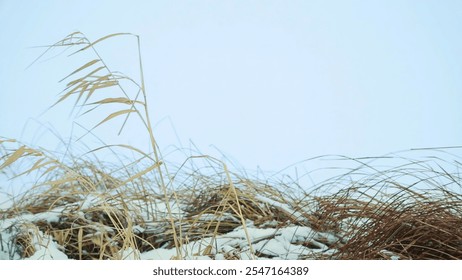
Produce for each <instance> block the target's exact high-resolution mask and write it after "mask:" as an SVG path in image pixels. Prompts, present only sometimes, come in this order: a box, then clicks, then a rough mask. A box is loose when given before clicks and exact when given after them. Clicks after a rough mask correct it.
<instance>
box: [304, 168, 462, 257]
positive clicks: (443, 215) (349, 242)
mask: <svg viewBox="0 0 462 280" xmlns="http://www.w3.org/2000/svg"><path fill="white" fill-rule="evenodd" d="M432 162H433V163H434V162H438V159H433V161H432ZM436 165H437V166H439V167H441V165H438V164H436ZM458 166H459V164H458V163H457V161H456V162H455V166H453V167H456V168H455V169H456V170H457V169H458V168H457V167H458ZM441 170H442V171H441V172H440V171H437V170H436V169H434V168H431V167H430V166H427V165H424V164H422V163H421V162H419V163H416V162H412V161H410V164H407V165H406V166H405V167H399V168H392V169H389V170H386V171H377V172H376V173H372V174H370V175H368V176H364V177H363V179H362V181H360V182H358V181H356V182H351V185H350V187H345V188H344V189H341V190H339V191H338V192H336V193H334V194H332V195H326V196H318V197H316V198H314V201H315V202H314V204H315V207H316V208H317V210H316V211H315V214H314V216H313V217H314V218H315V219H314V220H313V221H312V222H313V223H312V224H313V225H314V226H315V227H316V228H318V229H323V230H333V231H336V232H342V236H343V237H344V239H343V242H344V244H343V245H342V246H339V247H338V251H337V252H336V253H335V254H334V255H333V257H334V258H339V259H358V260H365V259H397V258H399V259H414V260H420V259H432V260H435V259H461V258H462V195H461V194H460V190H461V185H460V183H461V180H460V177H459V176H458V174H456V173H454V174H450V173H448V172H446V171H445V170H444V169H443V168H441ZM403 175H405V176H406V177H407V178H403ZM399 180H401V181H405V182H408V183H409V185H408V187H404V186H403V185H402V184H401V183H399ZM311 203H312V204H313V202H311Z"/></svg>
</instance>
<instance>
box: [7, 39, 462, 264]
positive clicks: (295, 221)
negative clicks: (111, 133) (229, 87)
mask: <svg viewBox="0 0 462 280" xmlns="http://www.w3.org/2000/svg"><path fill="white" fill-rule="evenodd" d="M116 36H134V37H135V38H136V40H137V43H138V53H139V56H140V57H141V51H140V45H139V38H138V37H137V36H135V35H132V34H127V33H118V34H112V35H108V36H105V37H103V38H101V39H99V40H96V41H94V42H90V41H89V40H88V39H87V38H86V37H85V36H84V35H83V34H82V33H80V32H75V33H72V34H70V35H68V36H67V37H65V38H64V39H63V40H60V41H58V42H57V43H55V44H53V45H51V46H49V48H48V50H50V49H54V48H60V47H70V48H75V47H77V48H78V50H77V51H76V52H74V53H73V55H74V54H78V53H81V52H88V51H93V54H94V55H95V59H93V60H90V61H88V62H86V63H85V64H84V65H83V66H81V67H79V68H78V69H76V70H75V71H73V72H72V73H71V74H70V75H68V76H66V78H65V79H63V80H69V79H71V81H69V82H68V83H67V86H66V89H65V90H64V91H63V95H62V96H61V97H60V99H59V100H58V101H57V103H56V104H58V103H60V102H62V101H64V100H66V99H69V98H71V97H75V99H76V105H79V106H83V107H88V108H89V110H88V112H92V111H93V110H95V109H97V108H99V107H101V106H105V105H108V104H118V105H121V106H126V107H125V108H124V109H122V110H118V111H116V112H113V113H110V114H109V115H107V116H105V117H104V118H103V119H102V121H100V122H98V123H97V124H96V125H94V127H93V129H92V130H91V131H93V130H94V129H95V128H96V127H98V126H100V125H103V124H104V123H106V122H110V121H111V120H113V119H115V118H120V117H124V118H125V119H124V124H123V125H122V127H121V130H122V129H123V128H124V125H125V123H126V122H127V119H128V118H130V117H133V116H135V117H137V118H138V120H139V121H140V122H141V123H142V124H143V125H144V127H145V128H146V133H147V137H148V138H149V139H150V143H151V150H152V152H151V153H146V152H144V151H142V150H140V149H138V148H136V147H133V146H128V145H125V144H119V145H105V146H102V147H100V148H98V149H94V150H91V151H89V154H96V153H97V152H99V151H101V150H104V149H114V148H119V149H125V150H129V151H130V152H133V153H134V154H136V155H138V157H136V158H135V159H133V160H132V161H131V162H130V163H128V164H125V165H123V166H120V167H114V168H109V166H107V165H105V164H104V163H101V162H98V163H95V161H91V160H88V159H85V158H84V157H81V156H71V155H69V156H68V158H67V159H64V160H63V159H61V158H59V157H57V156H56V155H55V154H54V153H52V152H48V151H46V150H43V149H38V148H33V147H30V146H28V145H25V144H22V143H20V142H18V141H16V140H14V139H9V138H0V171H1V172H2V173H4V174H8V176H9V177H10V179H12V180H13V179H15V178H20V177H24V176H32V175H35V177H34V178H37V179H36V182H35V183H34V186H33V187H32V188H31V189H30V190H28V191H27V192H26V193H24V194H23V195H22V196H21V197H17V198H15V199H16V200H15V203H14V204H13V205H12V206H11V207H10V208H8V209H5V210H1V212H0V216H1V217H3V219H10V218H14V217H20V216H21V215H25V214H31V215H34V218H33V219H32V221H31V220H27V221H20V220H19V221H17V222H16V223H15V224H13V225H11V226H10V227H9V229H12V228H15V229H16V230H17V231H18V232H19V233H18V234H17V236H16V238H15V240H14V242H13V243H14V245H15V248H16V249H15V250H19V251H20V255H21V257H29V256H31V255H33V254H34V252H35V251H34V250H35V249H34V246H33V244H32V242H33V233H34V232H38V231H40V232H43V233H46V234H48V235H49V236H51V237H52V238H53V240H55V241H56V242H57V243H58V244H59V245H60V246H61V247H62V248H63V251H64V253H65V254H66V255H67V256H68V257H69V258H72V259H123V258H124V257H125V256H124V255H123V254H122V253H121V252H123V251H124V250H127V249H136V250H137V252H139V253H143V252H148V251H150V250H152V249H154V248H176V253H177V254H176V257H175V258H176V259H182V258H184V256H185V255H187V254H188V252H184V251H182V250H183V249H182V248H183V247H182V245H184V244H187V243H189V242H192V241H195V240H202V239H205V238H210V237H211V238H212V242H210V244H209V246H208V247H206V248H205V249H204V250H203V251H202V254H204V255H208V256H211V257H213V253H212V252H213V250H212V247H213V238H218V237H219V236H220V235H223V234H226V233H228V232H231V231H233V230H235V229H236V228H238V227H243V229H244V231H245V232H246V236H247V240H248V245H249V247H250V251H251V253H252V255H253V256H254V257H258V256H264V254H262V253H260V252H257V251H255V250H253V249H252V245H253V244H252V242H251V240H250V237H249V234H248V232H247V226H246V225H247V223H251V224H252V225H253V226H255V227H257V228H258V227H261V228H268V227H272V228H276V229H277V228H284V227H286V226H289V225H298V226H307V227H311V228H312V229H314V230H317V231H319V232H331V233H334V234H335V235H336V236H338V237H339V240H338V241H337V242H336V243H332V242H331V241H329V240H323V239H322V237H318V239H317V240H315V242H313V241H310V240H306V241H305V242H301V244H303V246H305V247H307V248H315V247H316V246H317V245H316V242H323V243H324V244H327V245H328V246H329V248H333V249H336V251H335V253H333V254H332V255H328V256H326V255H319V256H318V258H324V259H326V258H327V259H328V258H332V259H390V258H398V257H399V258H400V259H461V258H462V209H461V206H462V200H461V195H460V189H461V185H460V184H461V179H460V176H459V174H458V173H454V172H449V171H446V169H444V168H443V167H441V166H440V167H441V168H433V167H431V166H429V165H426V163H424V162H420V161H415V160H411V159H409V160H406V163H405V164H403V165H398V166H396V167H393V168H390V169H386V170H379V169H377V168H375V167H374V166H372V165H371V164H369V162H366V161H363V162H361V161H357V160H354V162H357V163H358V162H359V163H360V166H359V167H358V168H355V169H352V170H349V171H347V172H345V173H344V174H343V175H342V176H340V177H334V178H331V179H329V180H327V181H325V182H322V183H321V184H318V185H315V186H314V187H312V188H310V189H309V190H308V189H304V190H301V189H300V186H298V185H297V184H294V185H293V186H290V185H287V184H286V183H282V182H275V183H272V184H269V183H268V182H260V181H258V180H255V179H250V178H248V177H247V176H242V175H239V174H234V173H232V172H230V171H229V170H228V168H227V166H226V164H225V163H223V162H220V161H218V160H216V159H213V158H209V157H204V156H201V157H199V158H200V159H201V160H202V159H205V160H206V166H207V167H210V168H209V170H212V172H209V171H208V172H201V170H200V168H196V169H194V168H193V169H192V170H186V168H185V166H186V165H182V166H180V167H179V168H176V169H175V172H173V173H172V172H170V171H169V169H170V168H172V169H174V168H173V166H168V164H167V163H165V162H163V159H162V158H161V155H160V153H159V150H158V147H157V143H156V141H155V137H154V132H153V129H152V127H151V124H150V120H149V113H148V104H147V99H146V92H145V88H144V80H143V70H142V64H141V58H140V59H139V66H140V76H141V78H140V82H136V81H135V80H134V79H132V78H130V77H126V76H124V75H121V74H120V73H119V72H113V71H111V70H110V68H109V67H108V66H107V65H106V63H105V62H104V60H103V59H102V57H101V56H100V54H99V53H98V52H97V50H96V49H95V46H96V45H97V44H100V43H102V42H103V41H106V40H108V39H110V38H113V37H116ZM48 50H47V51H48ZM45 53H46V52H45ZM85 71H87V72H85ZM79 75H80V76H79ZM122 81H129V82H130V83H132V84H134V85H136V87H137V91H136V92H134V93H130V92H128V90H126V89H125V88H124V87H123V83H122ZM105 88H113V89H117V90H118V91H119V92H120V95H118V96H115V97H114V96H112V97H106V98H103V99H100V100H96V101H95V100H93V99H94V96H95V94H94V93H95V92H97V91H100V90H102V89H105ZM56 104H55V105H56ZM199 158H190V159H188V160H187V161H188V162H194V161H195V160H198V159H199ZM434 160H435V162H438V160H440V159H438V158H436V159H434ZM450 164H451V165H452V166H453V167H455V169H456V170H457V169H458V168H460V163H459V161H457V160H455V161H453V162H450ZM352 175H359V179H352V178H353V176H352ZM404 177H406V178H405V180H403V178H404ZM409 177H410V178H409ZM356 178H358V176H356ZM289 193H298V194H299V195H298V196H296V195H294V196H291V195H289ZM41 214H44V215H42V216H40V215H41ZM45 214H46V215H45ZM50 217H51V218H50ZM311 257H313V256H311ZM229 258H230V259H235V258H238V257H236V256H235V255H234V256H230V257H229Z"/></svg>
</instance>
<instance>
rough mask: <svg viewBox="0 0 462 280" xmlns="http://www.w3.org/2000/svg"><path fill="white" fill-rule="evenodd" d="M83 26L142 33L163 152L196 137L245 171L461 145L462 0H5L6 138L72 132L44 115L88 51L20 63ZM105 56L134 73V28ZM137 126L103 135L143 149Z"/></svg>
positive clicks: (57, 114) (0, 117) (36, 139)
mask: <svg viewBox="0 0 462 280" xmlns="http://www.w3.org/2000/svg"><path fill="white" fill-rule="evenodd" d="M77 30H79V31H82V32H83V33H85V34H86V35H87V36H88V37H89V38H90V39H91V40H96V39H98V38H99V37H102V36H104V35H107V34H109V33H114V32H131V33H135V34H138V35H140V36H141V42H142V52H143V63H144V67H145V79H146V85H147V90H148V93H149V94H150V99H149V101H150V103H151V105H152V106H151V117H152V122H153V123H155V124H156V134H157V137H158V141H159V145H160V147H161V150H164V151H165V152H166V153H167V152H168V151H169V150H171V147H169V145H174V146H180V145H183V146H184V147H188V146H189V141H190V140H191V141H192V142H194V144H195V145H196V146H197V147H198V148H199V149H200V150H201V151H202V152H203V153H207V154H211V155H215V156H218V157H220V154H219V153H218V152H217V151H216V150H215V149H214V148H213V147H212V145H213V146H215V147H217V148H218V149H220V150H221V151H222V152H223V153H225V154H226V155H227V156H228V157H229V158H230V159H233V160H236V161H237V162H238V163H239V164H240V165H241V166H242V167H244V168H249V169H254V168H256V167H257V166H259V167H260V168H261V169H263V170H279V169H282V168H284V167H286V166H287V165H290V164H292V163H295V162H297V161H300V160H304V159H307V158H311V157H314V156H319V155H324V154H342V155H347V156H351V157H362V156H378V155H382V154H386V153H389V152H395V151H399V150H406V149H411V148H419V147H432V146H454V145H461V144H462V143H461V139H462V110H461V109H460V107H461V104H462V79H461V77H462V55H461V50H462V40H461V38H462V37H461V34H462V1H420V0H415V1H404V0H399V1H389V0H387V1H13V0H0V40H1V41H0V42H1V45H0V50H1V53H2V57H1V58H0V61H1V63H0V85H1V91H0V112H1V113H0V135H1V136H6V137H12V138H19V139H22V140H24V141H26V142H29V143H34V144H37V145H41V146H45V147H48V148H50V149H53V148H54V146H53V140H52V139H53V137H51V136H50V135H48V134H50V133H49V132H48V131H47V130H46V129H44V128H43V127H42V128H40V126H39V125H38V124H37V122H36V121H38V122H40V123H44V124H47V123H48V126H53V127H55V128H56V130H57V131H58V133H59V134H60V135H61V136H62V137H64V138H66V137H68V136H69V133H70V127H71V125H70V123H71V122H72V120H73V119H72V118H71V117H69V109H70V106H71V103H68V104H66V105H61V106H58V107H56V108H54V109H52V110H51V111H48V112H47V113H45V114H43V115H41V113H43V112H44V111H45V110H46V109H47V108H48V106H49V105H51V104H52V103H54V101H56V97H57V94H58V93H59V92H60V91H61V89H62V88H63V87H64V84H58V83H57V82H58V80H60V79H61V78H63V77H64V76H66V75H67V74H68V73H69V72H70V71H71V70H72V69H73V68H75V67H76V66H79V64H83V63H85V62H86V61H88V58H85V57H82V59H80V60H79V58H76V60H71V62H70V60H68V59H67V58H66V56H65V55H61V56H58V57H56V58H52V59H51V60H48V61H45V62H39V63H37V64H35V65H34V66H32V67H31V68H29V69H27V70H25V68H26V67H27V66H28V65H29V64H30V63H31V62H32V61H33V60H34V59H35V58H36V57H37V56H38V55H39V54H40V52H41V51H42V50H40V49H35V48H29V47H31V46H37V45H45V44H50V43H53V42H55V41H58V40H60V39H62V38H63V37H64V36H66V35H67V34H68V33H70V32H73V31H77ZM101 55H102V56H103V57H106V58H107V60H108V61H109V63H112V64H113V65H114V67H113V69H117V70H120V71H122V72H124V73H127V74H130V75H135V77H136V75H137V72H136V70H137V61H136V49H135V44H134V41H133V39H129V38H127V39H122V38H117V39H114V40H112V41H107V42H106V43H105V44H104V45H101ZM76 61H78V63H77V62H76ZM72 63H74V64H72ZM166 118H170V120H171V123H172V124H173V126H174V127H175V129H176V132H177V133H178V137H179V140H178V139H177V137H176V136H175V133H174V131H173V129H172V127H171V125H170V122H169V121H167V120H166ZM31 119H32V120H36V121H31ZM77 121H78V122H79V123H80V124H82V125H84V126H86V127H91V126H92V125H93V124H95V122H91V121H88V120H85V119H77ZM94 121H97V120H94ZM135 125H136V124H135ZM24 127H25V128H26V129H24V130H23V128H24ZM138 129H141V126H140V125H139V126H134V127H132V128H131V129H130V130H127V133H126V134H125V135H124V136H121V137H118V138H115V137H114V134H113V131H111V130H110V129H108V128H107V127H102V128H101V129H100V130H97V131H95V132H96V133H99V134H98V135H100V136H101V137H102V138H103V139H110V140H109V141H113V142H128V143H130V144H133V145H137V146H141V147H143V146H144V145H145V144H146V142H145V141H144V140H145V138H143V139H141V138H140V133H139V132H138V131H137V130H138ZM21 134H22V135H21ZM143 137H144V136H143ZM179 141H181V143H180V142H179Z"/></svg>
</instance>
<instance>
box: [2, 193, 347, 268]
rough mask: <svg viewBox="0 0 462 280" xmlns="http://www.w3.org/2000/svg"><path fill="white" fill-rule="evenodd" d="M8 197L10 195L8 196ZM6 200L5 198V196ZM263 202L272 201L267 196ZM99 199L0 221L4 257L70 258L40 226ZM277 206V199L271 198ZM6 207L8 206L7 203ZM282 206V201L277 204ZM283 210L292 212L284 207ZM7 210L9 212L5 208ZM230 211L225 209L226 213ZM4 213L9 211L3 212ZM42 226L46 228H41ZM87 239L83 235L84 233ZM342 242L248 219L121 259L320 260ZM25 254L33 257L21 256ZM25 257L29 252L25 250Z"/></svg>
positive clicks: (207, 217) (154, 228)
mask: <svg viewBox="0 0 462 280" xmlns="http://www.w3.org/2000/svg"><path fill="white" fill-rule="evenodd" d="M6 198H7V197H6ZM3 199H4V200H5V196H3ZM262 201H264V202H265V203H271V202H272V201H271V200H270V199H268V198H266V199H263V198H262ZM103 202H104V201H103V200H102V198H101V197H98V196H95V195H88V196H87V197H86V198H85V199H83V200H82V201H78V202H75V203H73V204H69V205H65V206H57V207H55V208H53V209H50V210H48V211H44V212H40V213H36V214H32V213H27V212H25V213H18V214H17V215H14V216H12V217H8V216H4V217H2V219H1V220H0V259H3V260H7V259H13V260H14V259H16V260H17V259H30V260H38V259H40V260H63V259H69V256H68V255H66V250H65V248H64V246H62V245H60V244H58V242H57V241H56V240H54V238H53V237H52V236H51V235H50V234H49V233H47V232H46V231H45V232H44V230H42V229H40V227H39V226H37V225H39V224H42V225H43V224H58V223H60V221H62V220H63V219H68V217H70V216H72V217H76V218H78V217H81V218H85V217H88V213H89V212H90V211H91V207H94V206H95V205H98V204H100V203H103ZM273 203H274V204H276V202H274V201H273ZM1 205H3V206H2V208H3V209H6V208H7V207H8V206H10V205H8V204H6V203H4V204H1ZM155 205H156V207H157V209H156V213H163V212H164V211H165V209H166V207H165V203H164V202H162V201H157V202H156V203H155ZM277 206H279V207H283V205H277ZM284 207H285V209H284V210H285V211H290V209H288V208H287V207H288V206H284ZM170 208H171V209H170V211H172V212H175V213H176V214H177V215H186V213H185V212H184V211H183V210H182V209H185V207H184V206H181V205H180V206H178V207H176V206H175V204H172V205H170ZM5 213H6V212H5ZM225 214H226V213H225ZM4 215H6V214H4ZM197 219H198V221H201V222H205V223H206V222H207V221H212V220H219V219H221V220H226V219H228V220H232V219H234V222H239V220H236V218H235V217H233V216H232V215H222V216H221V217H217V216H214V215H211V214H204V215H201V216H199V217H198V218H197ZM42 228H43V227H42ZM95 228H96V230H95V231H94V232H93V235H94V236H98V235H101V234H102V233H101V231H105V232H110V231H114V230H115V229H113V228H109V227H107V226H101V225H100V226H99V227H98V226H96V225H95ZM131 230H132V232H133V233H134V234H139V233H145V234H148V235H149V234H152V235H155V234H158V233H159V226H158V223H149V222H146V223H144V224H143V225H134V226H132V227H131ZM81 239H85V236H81ZM338 241H339V237H338V236H336V235H335V234H333V233H327V232H316V231H315V230H313V229H312V228H310V227H307V226H300V225H294V224H290V223H286V224H284V225H281V223H280V222H277V221H275V220H271V219H267V221H266V222H264V223H263V224H259V225H258V226H257V225H255V224H254V222H253V221H250V220H247V221H245V226H242V225H241V226H237V227H235V228H234V229H233V230H231V231H229V232H226V233H224V234H220V233H217V234H216V235H215V236H203V237H201V238H195V239H194V240H191V241H189V242H188V240H187V238H184V239H183V240H182V245H180V246H179V248H175V247H173V248H171V246H170V248H169V247H159V248H152V249H151V250H144V251H143V252H140V251H138V249H137V248H132V247H127V248H122V249H120V251H119V252H118V256H119V258H120V259H141V260H169V259H174V258H178V252H180V255H181V258H182V259H215V260H225V259H241V260H245V259H284V260H297V259H319V258H323V259H325V258H328V257H329V256H330V255H332V253H334V252H335V249H334V248H332V245H333V244H335V243H337V242H338ZM25 252H29V254H28V255H29V256H27V257H23V256H24V255H25ZM26 255H27V254H26Z"/></svg>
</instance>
